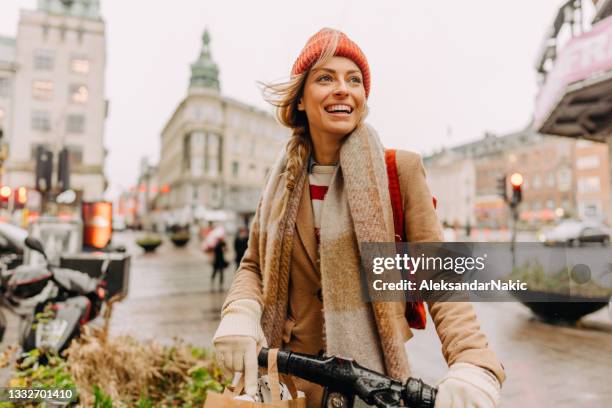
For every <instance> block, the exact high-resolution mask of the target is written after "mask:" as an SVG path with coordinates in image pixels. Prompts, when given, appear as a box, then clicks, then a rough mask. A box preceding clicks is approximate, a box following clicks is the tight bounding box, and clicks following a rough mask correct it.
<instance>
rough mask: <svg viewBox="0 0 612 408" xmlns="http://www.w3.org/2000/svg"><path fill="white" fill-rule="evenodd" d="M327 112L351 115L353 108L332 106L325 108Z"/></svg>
mask: <svg viewBox="0 0 612 408" xmlns="http://www.w3.org/2000/svg"><path fill="white" fill-rule="evenodd" d="M325 110H326V111H327V112H348V113H351V112H352V111H353V108H351V107H350V106H348V105H332V106H328V107H327V108H325Z"/></svg>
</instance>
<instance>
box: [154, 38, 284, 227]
mask: <svg viewBox="0 0 612 408" xmlns="http://www.w3.org/2000/svg"><path fill="white" fill-rule="evenodd" d="M202 41H203V44H202V50H201V52H200V56H199V58H198V59H197V60H196V61H195V62H194V63H193V64H192V65H191V79H190V82H189V87H188V91H187V95H186V96H185V98H184V99H183V100H182V101H181V102H180V104H179V105H178V106H177V107H176V109H175V110H174V112H173V113H172V116H171V117H170V119H169V120H168V122H167V123H166V125H165V126H164V128H163V130H162V133H161V153H160V160H159V166H158V174H157V177H158V179H159V184H160V185H161V186H165V190H166V191H165V193H164V194H160V195H158V197H157V199H156V204H155V208H156V209H159V210H161V212H162V215H163V217H164V219H165V222H166V223H181V224H183V223H186V222H191V221H193V220H196V219H202V220H207V219H210V218H211V214H212V213H213V212H217V213H218V211H219V210H222V211H227V212H228V213H231V214H233V215H240V216H242V217H243V218H245V220H246V219H248V218H249V217H250V216H251V215H252V214H253V213H254V212H255V209H256V206H257V203H258V199H259V195H260V192H261V188H262V186H263V184H264V181H265V177H266V176H267V174H268V172H269V171H270V167H271V166H272V164H273V162H274V160H275V158H276V156H277V155H278V153H279V151H280V149H281V147H282V146H283V145H284V143H285V140H286V138H287V136H288V133H289V132H288V130H287V129H285V128H283V127H282V126H281V125H279V124H278V123H277V122H276V120H275V119H274V117H273V116H272V115H271V114H269V113H267V112H264V111H262V110H259V109H257V108H254V107H252V106H249V105H246V104H244V103H241V102H238V101H236V100H233V99H231V98H228V97H225V96H222V95H221V92H220V88H221V87H220V83H219V69H218V67H217V65H216V64H215V62H214V61H213V59H212V56H211V50H210V36H209V34H208V32H207V31H205V32H204V35H203V38H202Z"/></svg>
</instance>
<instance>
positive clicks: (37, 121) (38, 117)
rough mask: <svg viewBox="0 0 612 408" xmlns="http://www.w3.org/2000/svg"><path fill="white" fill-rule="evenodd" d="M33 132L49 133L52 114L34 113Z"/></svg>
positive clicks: (45, 112)
mask: <svg viewBox="0 0 612 408" xmlns="http://www.w3.org/2000/svg"><path fill="white" fill-rule="evenodd" d="M32 130H37V131H39V132H49V131H50V130H51V113H49V112H47V111H33V112H32Z"/></svg>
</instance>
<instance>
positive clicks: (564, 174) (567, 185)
mask: <svg viewBox="0 0 612 408" xmlns="http://www.w3.org/2000/svg"><path fill="white" fill-rule="evenodd" d="M557 188H558V189H559V191H569V190H570V189H571V188H572V170H571V169H570V168H569V167H563V168H561V169H559V171H558V172H557Z"/></svg>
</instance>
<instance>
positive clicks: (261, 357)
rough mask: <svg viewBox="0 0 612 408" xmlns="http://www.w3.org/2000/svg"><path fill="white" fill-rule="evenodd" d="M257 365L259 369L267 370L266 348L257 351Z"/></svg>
mask: <svg viewBox="0 0 612 408" xmlns="http://www.w3.org/2000/svg"><path fill="white" fill-rule="evenodd" d="M257 363H258V364H259V366H260V367H263V368H268V349H267V348H266V347H262V348H261V350H259V354H258V355H257Z"/></svg>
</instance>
